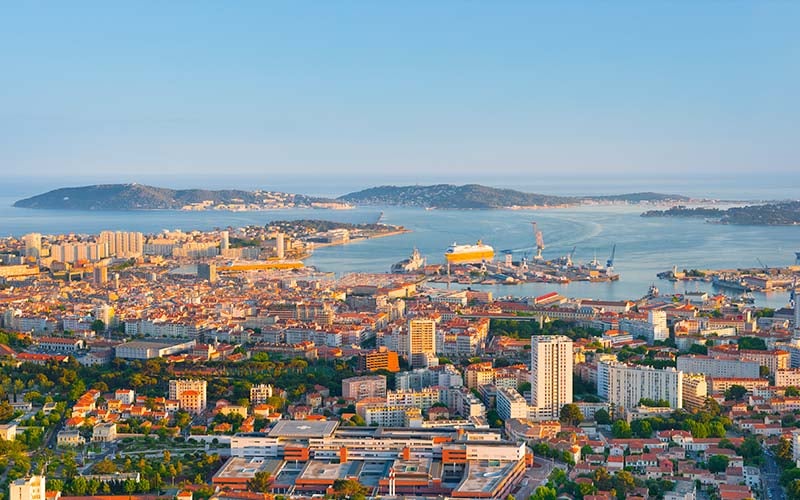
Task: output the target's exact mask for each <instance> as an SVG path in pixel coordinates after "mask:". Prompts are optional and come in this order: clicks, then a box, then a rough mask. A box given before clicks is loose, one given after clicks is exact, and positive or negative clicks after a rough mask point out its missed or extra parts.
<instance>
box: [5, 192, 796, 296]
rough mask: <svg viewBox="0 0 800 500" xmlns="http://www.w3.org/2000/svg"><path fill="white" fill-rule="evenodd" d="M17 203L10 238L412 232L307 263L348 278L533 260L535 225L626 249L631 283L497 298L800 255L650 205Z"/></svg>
mask: <svg viewBox="0 0 800 500" xmlns="http://www.w3.org/2000/svg"><path fill="white" fill-rule="evenodd" d="M14 199H16V198H14V197H12V195H9V194H5V193H4V194H0V236H11V235H13V236H21V235H22V234H25V233H28V232H41V233H43V234H58V233H67V232H74V233H78V234H96V233H99V232H100V231H102V230H106V229H109V230H125V231H142V232H145V233H154V232H159V231H161V230H163V229H175V228H179V229H183V230H193V229H198V230H210V229H213V228H217V227H228V226H232V227H239V226H244V225H250V224H255V225H263V224H267V223H268V222H269V221H272V220H280V219H290V220H295V219H302V218H309V219H310V218H314V219H326V220H333V221H339V222H352V223H362V222H375V220H377V218H378V217H379V216H380V214H381V213H383V217H382V221H383V222H385V223H387V224H398V225H403V226H405V227H406V228H408V229H410V230H411V232H410V233H407V234H403V235H399V236H393V237H387V238H377V239H372V240H368V241H362V242H357V243H352V244H349V245H343V246H333V247H326V248H319V249H317V250H316V251H315V252H314V255H313V256H312V257H311V258H310V259H308V261H307V264H309V265H313V266H316V267H318V268H319V269H321V270H324V271H331V272H335V273H338V274H343V273H349V272H387V271H388V269H389V267H390V266H391V265H392V264H393V263H394V262H397V261H398V260H401V259H403V258H405V257H407V256H408V255H409V254H410V253H411V251H412V249H413V248H415V247H416V248H418V249H419V250H420V252H421V253H422V254H423V256H425V257H426V258H427V261H428V263H431V264H433V263H441V262H443V260H444V257H443V253H444V251H445V249H446V248H447V246H448V245H450V244H451V243H453V242H458V243H474V242H475V241H477V240H479V239H480V240H483V241H484V242H485V243H487V244H490V245H492V246H493V247H494V248H495V250H496V251H497V252H498V254H499V252H500V251H502V250H512V251H513V254H514V256H515V259H519V258H521V257H522V256H523V255H526V254H528V255H530V254H531V253H532V250H533V247H534V238H533V233H532V228H531V221H534V220H535V221H536V222H537V223H538V225H539V228H540V229H541V230H542V231H543V232H544V239H545V245H546V248H545V251H544V256H545V258H548V259H550V258H556V257H559V256H561V255H564V254H566V253H567V252H569V251H571V250H572V248H573V247H575V248H576V251H575V255H574V259H575V260H576V261H582V262H586V261H589V260H591V259H593V258H594V257H595V256H596V258H597V259H598V260H599V261H601V262H602V263H605V260H606V259H607V258H608V257H609V254H610V252H611V248H612V245H614V244H616V245H617V252H616V258H615V262H614V267H615V269H616V271H617V272H619V273H620V275H621V279H620V281H618V282H612V283H570V284H568V285H553V284H543V283H541V284H540V283H532V284H525V285H513V286H506V285H497V286H490V287H481V286H475V285H473V288H476V289H488V290H491V291H492V292H493V293H494V294H495V295H496V296H505V295H514V296H532V295H540V294H543V293H547V292H550V291H554V290H555V291H558V292H560V293H562V294H564V295H567V296H571V297H589V298H597V299H607V300H621V299H629V298H637V297H641V296H642V295H644V294H645V293H646V292H647V290H648V288H649V287H650V285H651V284H656V286H658V287H659V288H660V289H661V291H662V293H672V292H683V291H687V290H688V291H699V290H703V291H713V289H712V288H711V285H710V284H709V283H704V282H699V283H671V282H667V281H659V280H657V278H656V276H655V275H656V273H657V272H660V271H664V270H666V269H669V268H672V266H677V267H678V269H684V268H734V267H755V266H758V265H759V263H758V259H760V260H761V261H762V262H764V263H765V264H767V265H770V266H779V265H781V266H785V265H789V264H792V263H793V262H794V252H795V251H800V227H780V226H776V227H769V226H764V227H760V226H727V225H718V224H708V223H705V222H704V221H702V220H692V219H677V218H642V217H640V214H641V212H643V211H644V210H645V208H644V207H640V206H628V205H620V206H583V207H575V208H564V209H547V210H535V211H531V210H424V209H415V208H398V207H385V208H375V207H359V208H356V209H353V210H344V211H342V210H314V209H287V210H270V211H260V212H226V211H208V212H186V211H171V210H154V211H131V212H124V211H121V212H92V211H64V210H31V209H20V208H14V207H12V206H10V205H11V204H12V203H13V201H14ZM754 295H755V298H756V303H757V304H758V305H764V306H770V307H782V306H784V305H786V303H787V301H788V298H787V294H786V293H770V294H754Z"/></svg>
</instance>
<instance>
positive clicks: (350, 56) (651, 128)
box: [0, 2, 800, 182]
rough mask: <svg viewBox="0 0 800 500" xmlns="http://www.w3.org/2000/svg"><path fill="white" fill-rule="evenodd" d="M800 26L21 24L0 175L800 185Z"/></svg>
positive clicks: (18, 17)
mask: <svg viewBox="0 0 800 500" xmlns="http://www.w3.org/2000/svg"><path fill="white" fill-rule="evenodd" d="M799 9H800V7H798V6H797V5H795V4H789V3H782V4H777V3H770V4H763V3H759V4H755V3H744V2H742V3H728V4H724V5H722V4H718V3H706V4H692V5H678V4H662V5H646V6H644V5H641V4H637V3H633V2H617V3H613V4H604V5H602V6H599V7H598V6H592V5H580V4H566V5H564V4H560V5H558V6H556V5H541V4H540V5H526V4H512V3H509V4H505V5H503V6H500V7H498V6H496V5H489V4H480V3H460V2H443V3H437V4H436V5H428V4H422V3H412V4H410V5H408V4H404V5H403V6H402V7H401V6H393V5H386V4H375V5H360V4H356V3H340V4H336V5H314V6H313V7H312V6H309V5H297V4H292V5H288V4H287V5H278V6H275V5H270V6H269V7H266V6H263V5H259V4H250V5H247V6H244V8H239V9H236V10H234V9H225V8H222V7H220V6H218V5H214V4H210V3H196V4H193V5H192V6H191V8H189V7H187V6H186V5H178V4H171V5H158V6H156V5H155V4H152V5H149V6H145V7H144V8H136V9H133V8H126V7H124V6H109V5H103V4H99V3H91V2H90V3H85V4H81V5H69V6H52V5H50V6H46V7H43V6H34V5H25V6H11V7H8V8H6V9H5V10H4V19H5V20H6V23H4V29H3V30H2V32H1V33H0V42H2V43H3V45H4V46H6V47H10V48H11V50H8V51H5V53H4V54H3V56H2V59H1V60H2V62H3V65H4V72H3V77H2V81H3V86H4V89H6V92H5V93H4V95H3V96H2V97H0V108H2V109H3V110H4V112H3V119H2V120H0V127H2V128H1V129H0V130H2V137H3V139H2V141H3V142H2V145H3V147H2V148H0V164H2V165H4V170H5V171H6V172H7V175H8V176H9V177H28V176H30V175H32V174H33V173H36V174H37V175H38V177H39V178H44V179H49V178H55V177H70V176H81V175H82V176H88V177H91V176H98V177H103V178H106V179H107V178H108V177H109V175H113V176H114V178H115V179H117V180H118V181H120V182H124V181H125V180H128V179H129V180H135V181H137V182H143V181H146V179H142V178H141V177H156V178H157V177H159V176H161V175H165V174H169V175H174V176H176V177H179V176H181V175H186V174H189V173H191V174H192V178H195V177H198V176H214V175H216V176H219V177H223V178H224V177H225V176H241V177H253V176H259V175H274V174H276V173H282V172H293V173H296V174H297V175H298V176H304V177H307V176H308V175H310V174H315V175H316V174H320V173H331V174H332V173H336V174H339V175H346V176H351V177H354V176H358V175H360V174H364V173H365V172H369V173H370V175H374V174H373V173H374V172H387V173H389V172H391V173H393V174H403V175H405V176H408V177H409V178H411V179H412V180H413V181H416V180H417V178H422V177H429V176H430V175H431V173H432V172H435V173H436V174H437V175H444V176H453V177H462V176H463V177H466V178H476V177H480V176H481V175H485V174H486V172H494V171H497V170H502V171H503V172H504V175H506V176H509V177H514V176H520V175H532V176H535V175H542V174H549V173H552V172H553V171H561V172H574V173H580V174H591V173H599V172H601V173H611V174H616V175H625V174H629V173H635V174H639V175H641V174H642V173H643V172H645V171H649V170H655V171H658V172H662V173H663V175H670V176H680V175H682V174H686V173H695V172H698V171H702V172H703V173H707V174H708V173H711V174H723V173H724V174H737V175H747V174H752V173H753V172H758V173H760V174H784V175H789V176H791V175H792V174H793V172H795V171H796V163H795V162H796V160H795V158H796V157H797V146H796V144H795V142H796V141H794V140H793V135H794V134H793V129H792V124H793V123H794V122H795V121H796V118H797V116H798V104H797V100H796V99H793V98H792V93H793V89H794V88H796V87H797V84H798V83H800V82H798V79H799V77H800V71H798V63H797V61H798V59H797V57H796V52H797V48H798V36H797V34H796V30H795V29H794V23H793V22H792V21H793V19H796V18H797V15H796V14H797V13H798V10H799ZM223 172H224V175H223ZM132 177H139V178H133V179H132Z"/></svg>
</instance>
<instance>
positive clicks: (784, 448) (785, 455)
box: [775, 438, 793, 468]
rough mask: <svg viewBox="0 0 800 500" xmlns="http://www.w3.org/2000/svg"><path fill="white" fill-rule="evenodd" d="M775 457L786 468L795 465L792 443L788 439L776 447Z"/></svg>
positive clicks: (783, 439) (782, 439)
mask: <svg viewBox="0 0 800 500" xmlns="http://www.w3.org/2000/svg"><path fill="white" fill-rule="evenodd" d="M775 457H777V459H778V461H779V462H780V463H781V465H782V466H783V467H784V468H785V467H786V466H788V465H790V464H792V463H793V460H792V443H791V442H789V440H788V439H786V438H781V440H780V441H779V442H778V445H777V446H776V447H775Z"/></svg>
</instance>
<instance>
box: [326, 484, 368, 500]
mask: <svg viewBox="0 0 800 500" xmlns="http://www.w3.org/2000/svg"><path fill="white" fill-rule="evenodd" d="M368 491H369V490H368V489H367V487H366V486H363V485H362V484H361V483H359V482H358V481H356V480H355V479H337V480H335V481H334V482H333V492H334V498H337V499H342V500H343V499H346V498H349V499H350V500H356V499H364V498H366V495H367V493H368Z"/></svg>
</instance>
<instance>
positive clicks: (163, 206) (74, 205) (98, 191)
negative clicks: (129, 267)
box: [14, 183, 350, 211]
mask: <svg viewBox="0 0 800 500" xmlns="http://www.w3.org/2000/svg"><path fill="white" fill-rule="evenodd" d="M14 206H15V207H19V208H39V209H55V210H59V209H60V210H234V211H236V210H266V209H276V208H350V207H349V206H348V205H347V204H343V203H341V202H337V201H335V200H330V199H325V198H316V197H311V196H306V195H302V194H291V193H282V192H278V191H263V190H255V191H244V190H237V189H223V190H207V189H168V188H162V187H154V186H147V185H144V184H137V183H132V184H98V185H94V186H81V187H69V188H60V189H55V190H53V191H48V192H47V193H43V194H39V195H36V196H33V197H31V198H26V199H23V200H19V201H17V202H16V203H14Z"/></svg>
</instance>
